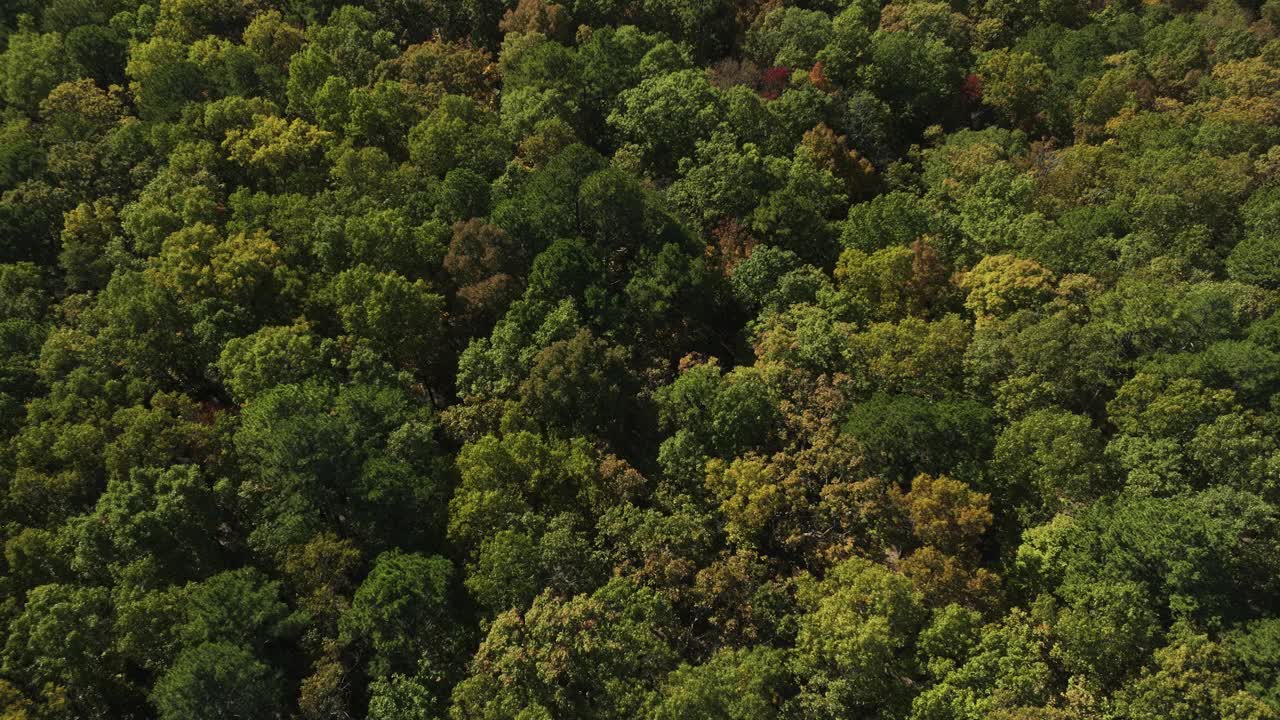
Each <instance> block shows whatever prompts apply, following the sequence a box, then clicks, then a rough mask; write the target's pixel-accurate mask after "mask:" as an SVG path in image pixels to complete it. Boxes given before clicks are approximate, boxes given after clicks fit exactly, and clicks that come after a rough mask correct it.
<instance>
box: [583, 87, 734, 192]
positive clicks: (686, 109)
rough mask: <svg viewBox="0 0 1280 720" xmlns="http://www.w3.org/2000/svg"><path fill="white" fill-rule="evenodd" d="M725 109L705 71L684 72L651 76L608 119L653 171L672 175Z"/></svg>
mask: <svg viewBox="0 0 1280 720" xmlns="http://www.w3.org/2000/svg"><path fill="white" fill-rule="evenodd" d="M722 112H723V110H722V106H721V104H720V99H719V97H718V96H717V95H716V92H715V90H714V88H712V87H711V85H710V84H709V83H708V82H707V80H706V78H705V77H704V76H703V74H702V73H701V72H698V71H696V70H681V71H678V72H673V73H669V74H666V75H659V76H656V77H651V78H646V79H644V80H643V81H641V83H640V84H639V85H637V86H636V87H634V88H631V89H630V90H627V91H625V92H623V93H622V94H621V95H620V96H619V97H618V104H617V107H616V109H615V110H614V111H613V112H612V113H610V114H609V117H608V123H609V126H610V127H611V128H613V130H614V131H615V132H617V133H618V135H619V137H621V138H622V139H623V141H624V142H626V143H628V144H629V145H630V146H632V147H634V148H635V151H636V153H637V154H638V155H639V156H640V157H641V158H642V159H643V160H644V161H645V163H647V164H648V166H649V167H650V168H651V169H652V170H653V172H655V173H657V174H659V175H666V176H670V175H671V174H673V173H674V171H675V169H676V167H677V161H678V160H679V159H680V158H682V157H686V156H688V155H692V154H693V151H694V149H695V147H696V143H697V141H698V140H700V139H704V138H706V137H708V136H710V134H711V130H712V129H713V128H714V127H715V125H716V123H717V121H718V118H719V116H720V115H721V113H722Z"/></svg>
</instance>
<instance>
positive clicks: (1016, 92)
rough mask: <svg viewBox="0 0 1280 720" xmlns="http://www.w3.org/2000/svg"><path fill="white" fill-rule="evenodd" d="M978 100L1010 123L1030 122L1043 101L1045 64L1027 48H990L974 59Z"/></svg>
mask: <svg viewBox="0 0 1280 720" xmlns="http://www.w3.org/2000/svg"><path fill="white" fill-rule="evenodd" d="M978 75H979V77H981V79H982V101H983V102H984V103H986V104H987V105H990V106H991V107H993V108H995V109H996V111H997V112H999V113H1000V114H1001V115H1003V116H1004V118H1005V120H1007V121H1008V122H1010V123H1013V124H1014V125H1020V126H1024V127H1027V126H1030V125H1031V124H1032V123H1033V122H1034V121H1035V116H1036V113H1037V112H1042V111H1041V110H1040V108H1041V107H1043V105H1044V93H1045V91H1046V90H1048V88H1049V82H1050V75H1049V67H1048V66H1047V65H1045V64H1044V62H1042V61H1041V60H1040V59H1039V58H1037V57H1036V56H1034V55H1032V54H1031V53H1028V52H1011V51H1009V50H1006V49H1000V50H992V51H990V52H988V53H985V54H983V55H982V57H981V58H980V59H979V60H978Z"/></svg>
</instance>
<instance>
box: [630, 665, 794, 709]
mask: <svg viewBox="0 0 1280 720" xmlns="http://www.w3.org/2000/svg"><path fill="white" fill-rule="evenodd" d="M790 682H791V678H790V673H789V672H788V670H787V666H786V654H785V652H784V651H782V650H777V649H774V648H768V647H758V648H751V649H749V650H721V651H720V652H718V653H716V654H715V655H714V656H712V657H711V659H710V660H708V661H707V662H706V663H704V664H702V665H694V666H688V665H686V666H682V667H680V668H679V669H677V670H675V671H674V672H672V673H671V674H670V675H669V676H668V677H667V680H666V682H665V683H664V684H663V686H662V689H661V690H659V691H658V693H657V700H656V707H655V708H654V710H653V714H652V717H653V718H655V720H676V719H677V718H686V717H700V718H715V720H769V719H770V718H776V717H779V715H780V709H781V708H780V707H779V706H780V705H781V700H782V698H783V697H785V695H786V694H787V691H788V689H789V686H790Z"/></svg>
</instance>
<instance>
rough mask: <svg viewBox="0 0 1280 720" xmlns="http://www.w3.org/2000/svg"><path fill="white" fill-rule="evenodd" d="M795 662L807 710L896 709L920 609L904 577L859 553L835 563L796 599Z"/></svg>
mask: <svg viewBox="0 0 1280 720" xmlns="http://www.w3.org/2000/svg"><path fill="white" fill-rule="evenodd" d="M801 600H802V602H803V604H804V608H805V614H804V615H802V616H801V617H800V618H799V620H798V626H799V632H798V633H797V635H796V650H795V659H794V667H795V672H796V674H797V676H798V677H800V678H802V683H803V684H802V687H801V691H800V693H801V694H800V697H799V702H800V704H801V706H802V707H805V708H806V710H807V711H808V712H810V713H816V714H849V713H857V712H877V709H879V708H883V710H880V711H879V712H883V713H886V714H888V713H893V714H898V713H900V712H901V711H902V709H903V708H904V707H905V706H906V705H907V704H909V703H910V697H911V695H910V692H909V688H910V686H911V678H912V676H913V675H914V674H915V673H916V672H917V671H916V669H915V667H914V662H913V660H912V659H911V654H910V653H909V651H908V649H909V648H911V647H912V646H913V645H914V643H915V636H916V634H917V633H918V632H919V631H920V630H921V629H922V627H923V624H924V622H925V618H926V614H925V612H924V609H923V608H922V607H921V604H920V597H919V596H918V595H917V594H916V591H915V590H914V589H913V588H912V586H911V582H910V581H909V580H907V579H906V578H905V577H903V576H901V575H897V574H895V573H893V572H892V571H890V570H887V569H885V568H884V567H882V566H879V565H876V564H874V563H871V562H868V561H866V560H861V559H850V560H846V561H844V562H842V563H840V564H839V565H836V566H835V567H833V568H832V569H831V571H830V572H829V573H828V574H827V577H826V578H825V579H823V580H822V582H820V583H815V584H814V585H813V586H812V587H811V588H808V589H807V591H806V593H805V595H804V596H802V598H801Z"/></svg>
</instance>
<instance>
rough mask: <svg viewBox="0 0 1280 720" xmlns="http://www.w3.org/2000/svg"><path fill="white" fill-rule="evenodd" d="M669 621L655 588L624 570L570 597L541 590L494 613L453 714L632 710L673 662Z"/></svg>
mask: <svg viewBox="0 0 1280 720" xmlns="http://www.w3.org/2000/svg"><path fill="white" fill-rule="evenodd" d="M674 620H675V618H674V616H673V615H672V612H671V608H670V606H669V605H668V604H667V603H666V602H665V601H664V600H663V599H662V597H661V596H660V595H658V594H657V593H655V592H653V591H652V590H649V589H646V588H643V587H638V586H636V585H635V584H634V583H632V582H630V581H628V580H625V579H622V578H615V579H614V580H611V581H610V582H609V583H608V584H606V585H605V586H603V587H602V588H600V589H599V590H597V591H595V592H594V593H592V594H591V595H578V596H576V597H574V598H572V599H561V598H557V597H554V596H552V595H551V594H550V593H544V594H543V595H541V596H539V597H538V598H537V599H536V600H535V601H534V603H533V606H532V607H530V608H529V609H528V610H527V611H526V612H523V613H521V612H518V611H515V610H512V611H509V612H506V613H503V614H502V615H500V616H498V618H497V619H496V620H495V621H494V623H493V625H492V626H491V627H490V629H489V632H488V635H487V637H486V638H485V640H484V642H482V643H481V644H480V648H479V649H478V650H477V651H476V656H475V658H474V659H473V660H472V666H471V667H472V673H471V675H470V676H469V677H468V678H467V679H466V680H463V681H462V682H461V683H459V684H458V686H457V688H455V690H454V693H453V706H452V708H451V709H450V716H451V717H454V718H498V717H518V716H524V717H554V716H558V715H576V716H586V717H598V718H619V719H620V718H624V717H635V714H636V713H639V712H640V711H641V710H642V708H643V704H644V702H645V700H646V696H647V694H648V691H650V690H651V689H652V688H653V687H655V686H656V684H657V683H658V682H659V681H660V680H661V679H662V678H663V677H664V676H665V675H666V673H667V672H669V671H670V670H672V669H674V667H675V664H676V655H675V652H674V651H673V649H672V647H671V646H670V644H669V641H668V640H667V637H668V634H669V633H670V632H671V631H672V630H673V629H674ZM516 678H520V679H521V680H520V681H519V682H514V680H515V679H516Z"/></svg>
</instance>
